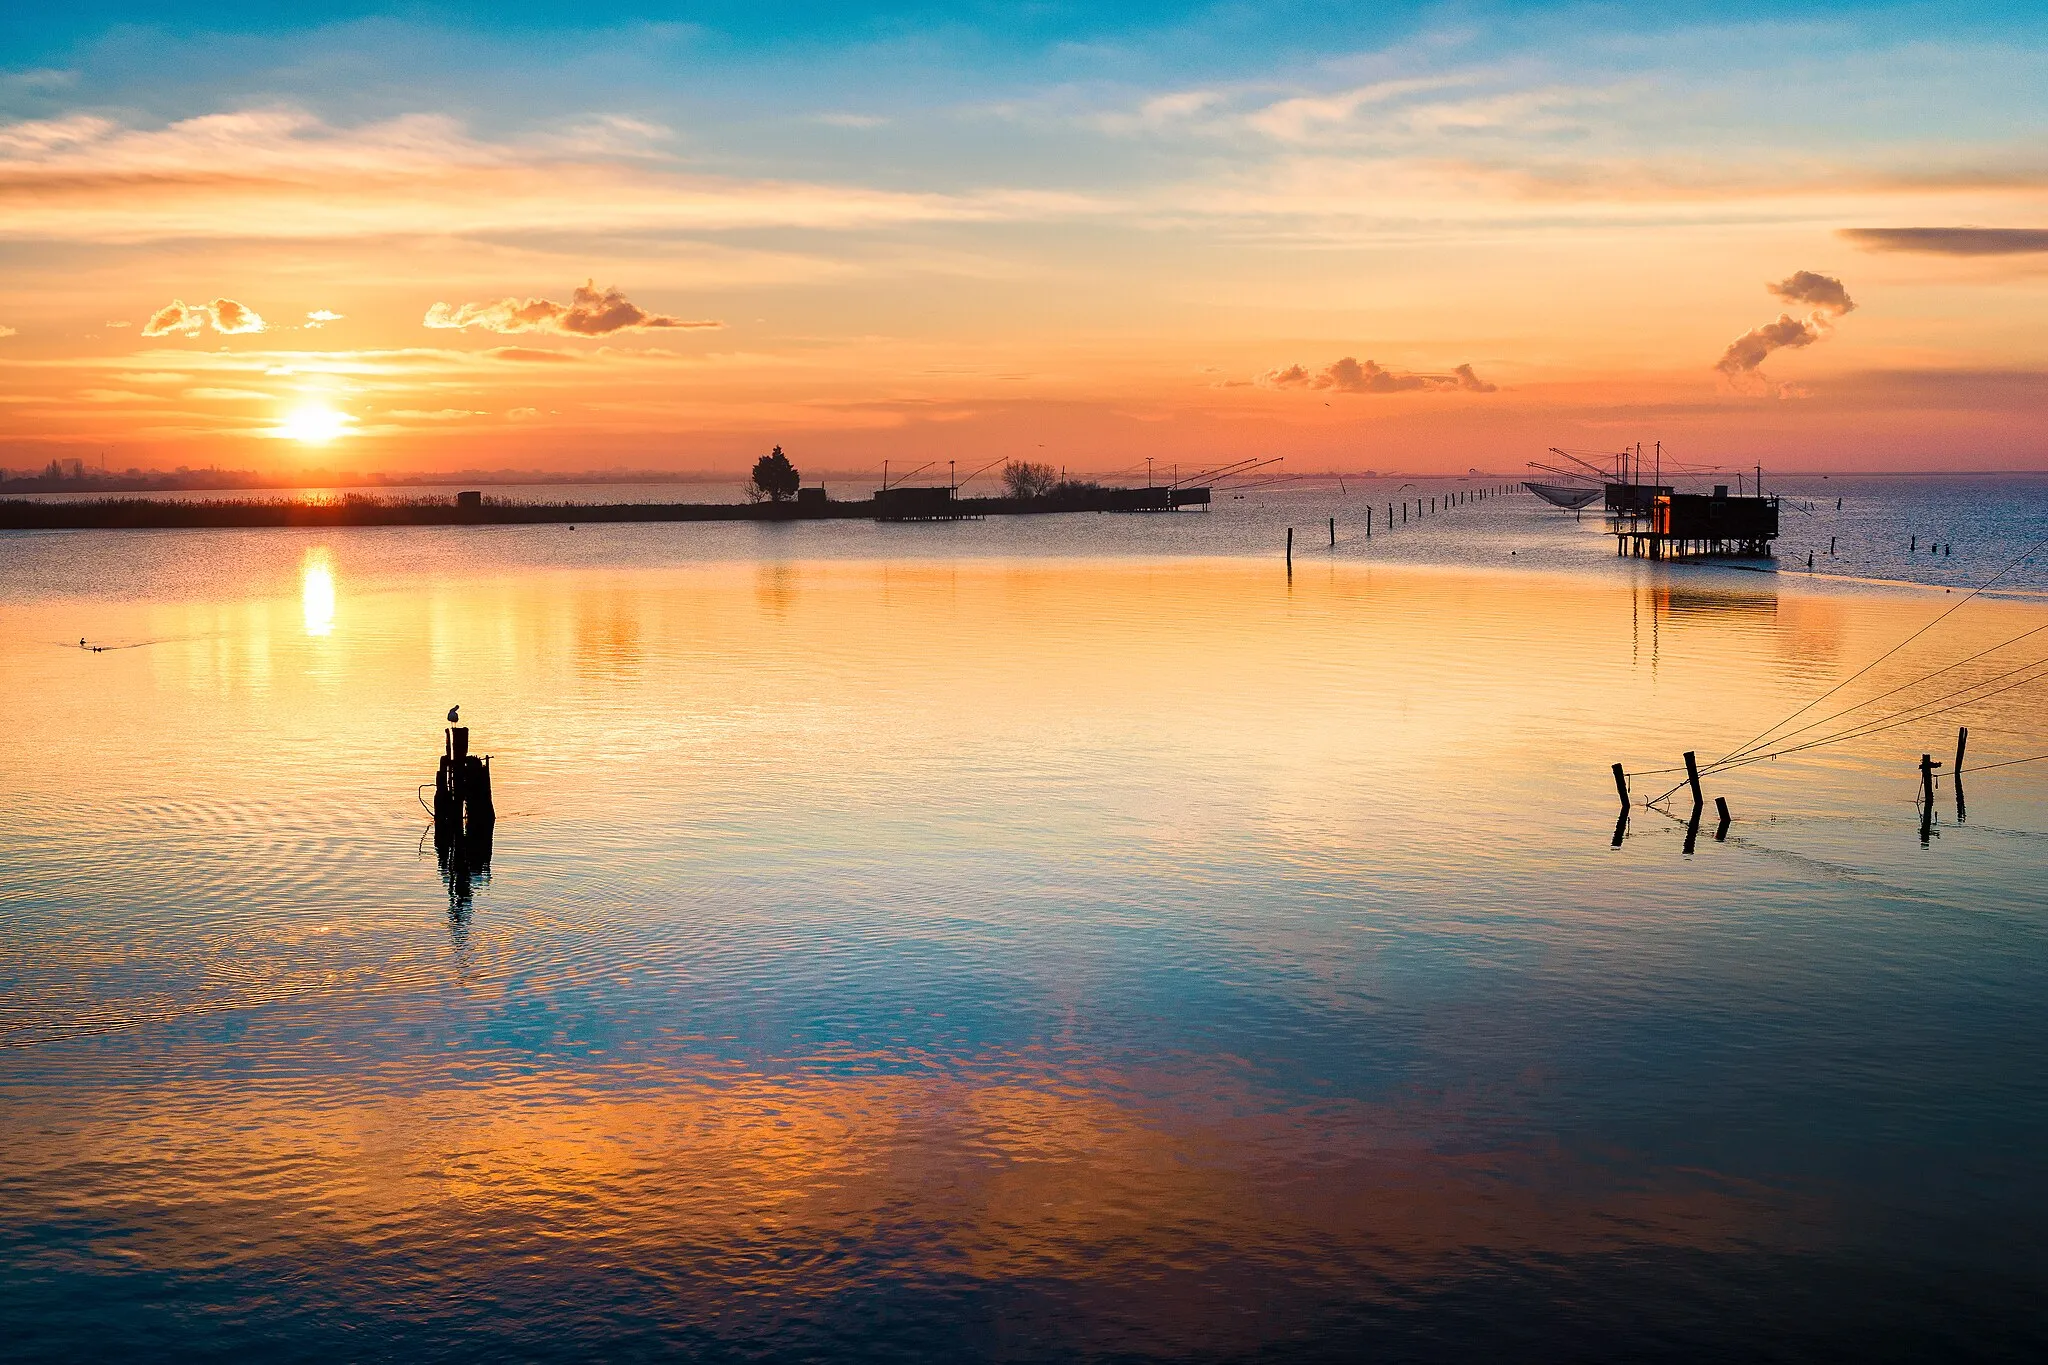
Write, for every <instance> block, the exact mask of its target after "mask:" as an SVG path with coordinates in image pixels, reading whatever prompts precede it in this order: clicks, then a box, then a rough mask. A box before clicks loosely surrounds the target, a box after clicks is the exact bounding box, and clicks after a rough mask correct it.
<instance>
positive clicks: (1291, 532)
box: [1287, 526, 1294, 573]
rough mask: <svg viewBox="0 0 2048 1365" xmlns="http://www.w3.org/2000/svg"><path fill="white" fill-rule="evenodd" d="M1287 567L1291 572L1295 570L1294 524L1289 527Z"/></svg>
mask: <svg viewBox="0 0 2048 1365" xmlns="http://www.w3.org/2000/svg"><path fill="white" fill-rule="evenodd" d="M1287 569H1288V572H1290V573H1292V572H1293V571H1294V528H1293V527H1292V526H1290V527H1288V528H1287Z"/></svg>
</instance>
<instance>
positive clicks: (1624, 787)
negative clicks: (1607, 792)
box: [1614, 763, 1628, 815]
mask: <svg viewBox="0 0 2048 1365" xmlns="http://www.w3.org/2000/svg"><path fill="white" fill-rule="evenodd" d="M1614 792H1615V795H1617V796H1619V797H1620V798H1621V813H1622V814H1623V815H1626V814H1628V774H1627V773H1625V772H1623V771H1622V770H1621V765H1620V764H1619V763H1617V764H1615V765H1614Z"/></svg>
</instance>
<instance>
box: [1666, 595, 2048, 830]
mask: <svg viewBox="0 0 2048 1365" xmlns="http://www.w3.org/2000/svg"><path fill="white" fill-rule="evenodd" d="M2043 629H2048V627H2043ZM2043 665H2048V656H2044V657H2042V658H2039V659H2031V660H2029V661H2028V662H2026V663H2023V664H2018V665H2015V666H2014V667H2012V668H2008V669H2007V670H2005V672H2003V673H1994V674H1992V675H1991V676H1990V677H1988V678H1980V679H1978V680H1977V681H1976V682H1973V683H1967V684H1965V685H1964V686H1962V687H1958V688H1954V689H1952V690H1950V691H1947V692H1944V693H1942V694H1941V695H1940V696H1938V697H1929V698H1927V699H1926V700H1925V701H1916V702H1914V703H1913V704H1912V705H1910V706H1907V707H1904V708H1902V709H1900V710H1897V711H1893V712H1891V713H1889V714H1887V715H1883V716H1877V717H1873V718H1872V719H1870V720H1861V721H1856V722H1854V723H1853V724H1851V725H1849V726H1847V727H1845V728H1843V729H1842V730H1839V731H1837V732H1835V734H1834V735H1832V736H1822V737H1821V738H1820V739H1817V740H1812V741H1809V742H1808V743H1805V744H1794V745H1786V746H1784V747H1783V748H1778V749H1773V750H1771V751H1770V753H1768V754H1755V755H1752V754H1744V755H1742V756H1741V757H1739V758H1726V759H1716V760H1715V761H1714V762H1712V763H1702V764H1700V775H1701V776H1702V777H1704V776H1705V775H1706V774H1708V773H1711V772H1718V771H1720V770H1721V769H1723V768H1733V767H1739V766H1741V765H1742V764H1743V763H1744V762H1746V761H1747V760H1748V759H1750V758H1752V757H1760V758H1761V757H1775V756H1776V755H1778V754H1783V753H1792V752H1795V751H1798V750H1804V749H1810V748H1814V747H1817V746H1818V745H1821V744H1830V743H1834V742H1835V741H1836V740H1838V739H1852V738H1855V737H1856V736H1858V735H1861V734H1868V733H1873V732H1874V731H1873V727H1876V728H1883V729H1891V728H1892V726H1891V724H1890V723H1889V722H1893V721H1897V723H1899V724H1904V723H1905V721H1906V720H1911V719H1915V717H1914V715H1913V713H1914V712H1916V711H1923V710H1925V709H1926V708H1928V707H1930V706H1936V705H1937V704H1938V703H1941V702H1945V701H1947V700H1948V699H1949V698H1951V697H1959V696H1962V695H1963V694H1964V693H1965V692H1975V691H1978V690H1979V689H1981V688H1985V687H1989V686H1991V684H1993V683H1996V682H2003V681H2004V680H2005V679H2007V678H2010V677H2011V676H2012V675H2013V674H2015V673H2024V672H2026V671H2027V670H2029V669H2035V668H2040V667H2042V666H2043ZM1944 671H1945V670H1944ZM1929 676H1932V675H1929ZM2042 676H2048V674H2044V675H2042ZM1921 681H1925V679H1922V680H1921ZM2032 681H2034V679H2031V678H2022V679H2021V680H2020V682H2018V683H2015V684H2013V686H2014V687H2018V686H2022V685H2024V684H2025V683H2028V682H2032ZM2010 690H2011V689H2009V688H1999V689H1998V691H1996V692H1987V693H1985V694H1984V697H1972V698H1970V699H1969V700H1967V701H1961V702H1957V703H1956V704H1955V706H1968V705H1970V704H1972V703H1973V702H1977V701H1982V700H1984V699H1985V697H1995V696H1997V695H1998V693H1999V692H2004V691H2010ZM1955 706H1943V707H1940V708H1939V709H1938V710H1936V711H1932V712H1929V713H1928V714H1927V715H1926V716H1922V717H1918V719H1923V720H1924V719H1931V718H1932V717H1933V716H1935V715H1939V714H1941V712H1943V711H1952V710H1954V709H1955ZM1857 709H1858V708H1857V707H1854V706H1852V707H1849V708H1847V709H1846V710H1843V711H1838V712H1836V713H1835V715H1834V716H1831V717H1829V719H1831V720H1832V719H1839V718H1840V717H1842V716H1846V715H1848V714H1849V712H1850V711H1854V710H1857ZM1901 718H1903V719H1901ZM1824 723H1825V722H1823V721H1815V722H1814V723H1813V725H1807V726H1801V727H1800V729H1798V730H1794V731H1792V732H1790V734H1787V735H1786V736H1785V738H1787V739H1789V738H1791V736H1792V735H1796V734H1800V733H1802V732H1803V731H1805V730H1810V729H1812V728H1814V725H1821V724H1824ZM1684 771H1685V769H1684V768H1682V767H1678V768H1645V769H1643V770H1642V771H1641V772H1640V773H1629V774H1627V776H1629V777H1657V776H1661V775H1662V774H1664V773H1679V772H1684ZM1680 785H1681V786H1682V785H1684V784H1683V783H1681V784H1680ZM1672 790H1673V791H1676V790H1678V788H1677V787H1673V788H1672ZM1657 799H1658V800H1660V801H1661V800H1662V799H1663V798H1662V797H1659V798H1657Z"/></svg>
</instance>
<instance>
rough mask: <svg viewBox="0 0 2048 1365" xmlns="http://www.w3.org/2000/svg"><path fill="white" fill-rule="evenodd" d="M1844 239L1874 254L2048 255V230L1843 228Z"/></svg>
mask: <svg viewBox="0 0 2048 1365" xmlns="http://www.w3.org/2000/svg"><path fill="white" fill-rule="evenodd" d="M1841 235H1842V236H1843V237H1846V238H1847V239H1848V240H1850V241H1852V242H1854V243H1856V245H1858V246H1861V247H1867V248H1869V249H1870V250H1872V251H1921V252H1926V253H1928V254H1930V255H1935V256H2023V255H2030V254H2033V253H2035V252H2042V251H2048V228H1986V227H1905V228H1843V229H1842V231H1841Z"/></svg>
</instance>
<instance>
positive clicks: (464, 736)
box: [434, 725, 498, 860]
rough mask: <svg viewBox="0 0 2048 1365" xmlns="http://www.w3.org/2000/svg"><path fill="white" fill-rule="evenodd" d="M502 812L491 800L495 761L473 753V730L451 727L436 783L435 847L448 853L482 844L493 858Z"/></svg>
mask: <svg viewBox="0 0 2048 1365" xmlns="http://www.w3.org/2000/svg"><path fill="white" fill-rule="evenodd" d="M497 822H498V808H497V804H496V802H495V801H493V800H492V797H491V761H490V759H489V758H488V757H487V756H485V757H480V756H478V755H476V754H473V753H471V752H470V751H469V727H468V726H466V725H451V726H449V727H448V730H447V732H446V734H445V736H444V745H443V748H442V751H441V767H440V771H439V772H438V773H437V774H436V775H435V779H434V845H435V847H437V848H439V849H442V850H443V851H444V852H445V851H446V850H448V849H449V848H452V847H454V846H456V845H458V844H463V843H470V844H477V843H480V844H481V846H482V849H483V858H484V859H485V860H488V859H489V857H490V853H489V848H490V838H491V831H492V829H493V828H494V827H495V826H496V825H497Z"/></svg>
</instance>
